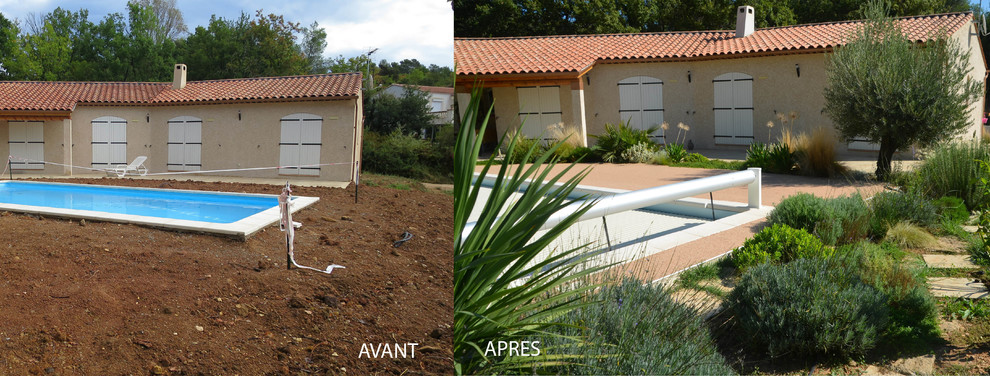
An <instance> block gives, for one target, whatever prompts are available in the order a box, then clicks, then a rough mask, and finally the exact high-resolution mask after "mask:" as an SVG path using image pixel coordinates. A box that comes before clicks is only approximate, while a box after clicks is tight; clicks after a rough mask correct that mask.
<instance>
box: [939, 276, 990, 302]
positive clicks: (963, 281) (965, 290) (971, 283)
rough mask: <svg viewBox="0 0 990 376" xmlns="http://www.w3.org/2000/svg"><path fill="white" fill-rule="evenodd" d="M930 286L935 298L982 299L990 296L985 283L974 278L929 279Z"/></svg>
mask: <svg viewBox="0 0 990 376" xmlns="http://www.w3.org/2000/svg"><path fill="white" fill-rule="evenodd" d="M928 286H929V287H928V289H929V290H930V291H931V292H932V295H933V296H935V297H953V298H969V299H982V298H985V297H987V295H990V292H988V291H987V286H986V285H984V284H983V282H980V281H977V280H974V279H972V278H946V277H929V278H928Z"/></svg>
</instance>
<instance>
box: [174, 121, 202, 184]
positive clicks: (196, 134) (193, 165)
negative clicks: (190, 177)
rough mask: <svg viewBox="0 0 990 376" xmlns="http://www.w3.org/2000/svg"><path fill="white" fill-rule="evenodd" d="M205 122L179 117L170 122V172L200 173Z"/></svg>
mask: <svg viewBox="0 0 990 376" xmlns="http://www.w3.org/2000/svg"><path fill="white" fill-rule="evenodd" d="M202 137H203V120H202V119H200V118H197V117H192V116H179V117H176V118H172V119H169V121H168V169H169V171H199V170H200V169H201V168H202V166H203V165H202V161H201V160H200V154H201V150H202V148H203V138H202Z"/></svg>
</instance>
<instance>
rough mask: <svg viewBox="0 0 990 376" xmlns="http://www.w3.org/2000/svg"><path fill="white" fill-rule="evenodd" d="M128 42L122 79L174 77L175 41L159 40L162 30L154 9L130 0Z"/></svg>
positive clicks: (145, 79) (163, 79)
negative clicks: (125, 65) (125, 67)
mask: <svg viewBox="0 0 990 376" xmlns="http://www.w3.org/2000/svg"><path fill="white" fill-rule="evenodd" d="M127 7H128V9H129V12H128V15H129V17H128V35H127V37H128V39H129V40H128V43H127V46H126V48H125V49H124V52H125V57H124V59H126V60H127V69H125V70H124V76H123V77H121V78H122V80H123V81H169V80H171V78H172V74H171V73H172V63H173V61H174V57H173V54H174V53H175V43H174V42H173V41H172V40H171V39H169V38H163V39H160V40H159V39H158V37H156V35H157V34H158V33H159V31H160V26H159V22H158V18H157V16H156V15H155V12H154V9H152V8H151V7H149V6H142V5H140V4H138V3H135V2H131V3H128V4H127Z"/></svg>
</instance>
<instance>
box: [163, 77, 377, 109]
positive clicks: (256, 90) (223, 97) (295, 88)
mask: <svg viewBox="0 0 990 376" xmlns="http://www.w3.org/2000/svg"><path fill="white" fill-rule="evenodd" d="M360 91H361V74H360V73H343V74H321V75H312V76H286V77H265V78H241V79H233V80H213V81H192V82H189V83H187V84H186V87H184V88H182V89H180V90H174V89H172V85H168V86H167V87H166V88H165V90H163V91H162V92H161V93H160V94H159V95H158V96H156V97H155V98H154V99H153V100H152V101H151V103H189V102H216V101H244V100H271V99H307V98H331V97H346V96H355V95H357V94H358V93H359V92H360Z"/></svg>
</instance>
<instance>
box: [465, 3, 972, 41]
mask: <svg viewBox="0 0 990 376" xmlns="http://www.w3.org/2000/svg"><path fill="white" fill-rule="evenodd" d="M888 3H889V4H890V6H891V9H892V10H893V13H892V14H893V15H895V16H913V15H920V14H935V13H946V12H960V11H966V10H969V8H970V6H969V4H968V3H967V1H966V0H888ZM864 4H866V0H588V1H560V0H451V6H452V7H453V9H454V14H456V17H454V36H456V37H512V36H530V35H565V34H602V33H630V32H662V31H691V30H726V29H728V30H731V29H733V28H735V22H736V17H735V10H736V7H738V6H741V5H749V6H752V7H753V8H755V10H756V27H774V26H788V25H794V24H805V23H815V22H828V21H844V20H852V19H860V18H862V15H863V13H862V7H863V5H864Z"/></svg>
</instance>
